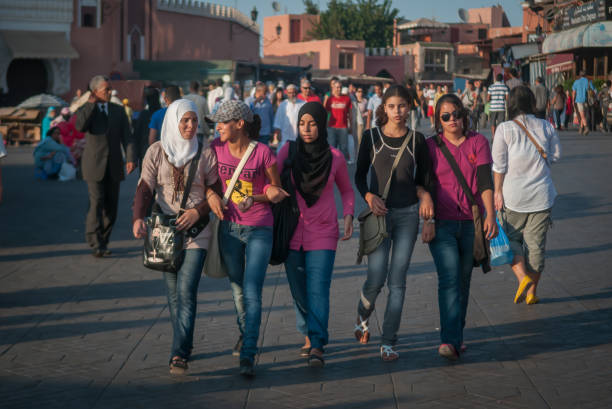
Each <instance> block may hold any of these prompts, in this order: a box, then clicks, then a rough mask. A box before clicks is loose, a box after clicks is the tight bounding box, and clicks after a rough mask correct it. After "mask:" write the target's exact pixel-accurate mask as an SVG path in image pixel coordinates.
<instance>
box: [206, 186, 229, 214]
mask: <svg viewBox="0 0 612 409" xmlns="http://www.w3.org/2000/svg"><path fill="white" fill-rule="evenodd" d="M206 200H207V201H208V205H209V206H210V210H211V211H212V212H213V213H214V214H215V216H217V218H218V219H219V220H223V211H224V210H227V206H224V205H223V199H221V198H220V197H219V195H218V194H216V193H209V194H208V196H206Z"/></svg>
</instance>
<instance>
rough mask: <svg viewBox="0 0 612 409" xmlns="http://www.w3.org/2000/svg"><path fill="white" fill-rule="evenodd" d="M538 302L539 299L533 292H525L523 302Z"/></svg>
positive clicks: (531, 303) (530, 303)
mask: <svg viewBox="0 0 612 409" xmlns="http://www.w3.org/2000/svg"><path fill="white" fill-rule="evenodd" d="M539 302H540V299H539V298H538V296H537V295H535V294H527V297H526V298H525V304H529V305H533V304H537V303H539Z"/></svg>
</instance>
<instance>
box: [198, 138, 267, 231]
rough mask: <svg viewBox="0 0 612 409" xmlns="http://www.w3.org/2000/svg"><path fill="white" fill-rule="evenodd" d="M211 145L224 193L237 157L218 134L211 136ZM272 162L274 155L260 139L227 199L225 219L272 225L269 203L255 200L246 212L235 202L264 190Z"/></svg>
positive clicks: (237, 159) (243, 223)
mask: <svg viewBox="0 0 612 409" xmlns="http://www.w3.org/2000/svg"><path fill="white" fill-rule="evenodd" d="M210 146H211V147H212V148H213V149H214V151H215V153H216V155H217V163H218V164H217V166H218V172H219V179H220V180H221V185H222V186H223V194H225V191H226V190H227V185H228V184H229V183H230V180H231V179H232V175H233V174H234V171H235V170H236V168H237V167H238V164H239V163H240V159H239V158H236V157H234V156H233V155H232V154H231V153H230V151H229V147H228V144H227V143H224V142H221V141H220V140H219V138H216V139H215V140H213V141H212V142H211V144H210ZM275 164H276V158H275V157H274V155H273V154H272V151H270V148H268V147H267V146H266V145H264V144H262V143H257V146H256V147H255V150H253V153H252V154H251V157H250V158H249V160H248V161H247V162H246V164H245V165H244V168H242V172H241V174H240V177H238V180H237V181H236V186H235V187H234V192H233V193H232V195H231V196H230V198H229V200H228V202H227V210H226V211H225V213H224V217H225V220H229V221H231V222H234V223H238V224H242V225H245V226H272V224H273V221H274V219H273V217H272V210H271V208H270V205H269V204H268V203H263V202H255V203H254V204H253V206H251V208H250V209H249V210H247V211H246V212H241V211H240V210H239V209H238V203H240V202H241V201H242V199H243V197H244V196H243V195H245V196H253V195H261V194H263V189H264V187H265V186H266V184H268V183H269V182H268V178H267V177H266V173H265V171H266V169H268V168H269V167H271V166H273V165H275ZM238 192H240V193H238ZM241 193H242V194H241Z"/></svg>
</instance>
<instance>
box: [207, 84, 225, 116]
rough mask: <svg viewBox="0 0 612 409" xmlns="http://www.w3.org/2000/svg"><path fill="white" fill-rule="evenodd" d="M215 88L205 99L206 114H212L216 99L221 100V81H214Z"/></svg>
mask: <svg viewBox="0 0 612 409" xmlns="http://www.w3.org/2000/svg"><path fill="white" fill-rule="evenodd" d="M215 83H216V85H217V87H216V88H215V89H213V90H212V91H210V92H209V93H208V98H206V104H207V105H208V112H212V111H213V108H214V107H215V102H217V98H223V81H222V80H221V79H218V80H217V81H215Z"/></svg>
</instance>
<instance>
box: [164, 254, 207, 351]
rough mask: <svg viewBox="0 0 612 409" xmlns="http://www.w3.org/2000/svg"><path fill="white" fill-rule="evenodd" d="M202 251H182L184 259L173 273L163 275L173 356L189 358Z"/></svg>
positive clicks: (202, 256) (201, 265) (202, 264)
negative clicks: (170, 325)
mask: <svg viewBox="0 0 612 409" xmlns="http://www.w3.org/2000/svg"><path fill="white" fill-rule="evenodd" d="M205 258H206V250H204V249H189V250H185V260H184V261H183V265H182V266H181V268H180V270H179V271H178V272H177V273H168V272H165V273H164V278H165V279H166V289H167V290H168V308H169V309H170V321H171V322H172V331H173V334H174V335H173V337H172V351H171V353H170V359H172V358H173V357H175V356H180V357H181V358H185V359H189V357H190V356H191V350H192V349H193V327H194V324H195V318H196V308H197V304H198V285H199V284H200V277H201V276H202V268H203V267H204V259H205Z"/></svg>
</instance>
